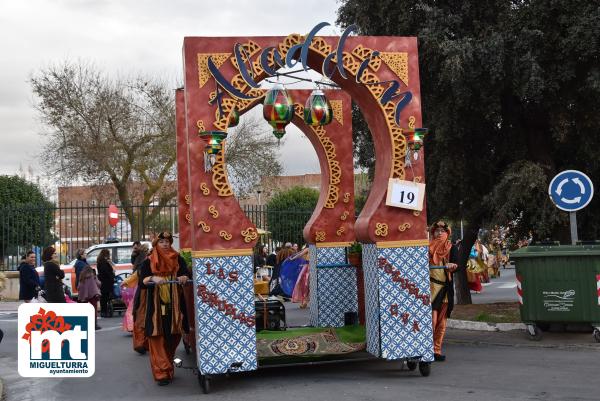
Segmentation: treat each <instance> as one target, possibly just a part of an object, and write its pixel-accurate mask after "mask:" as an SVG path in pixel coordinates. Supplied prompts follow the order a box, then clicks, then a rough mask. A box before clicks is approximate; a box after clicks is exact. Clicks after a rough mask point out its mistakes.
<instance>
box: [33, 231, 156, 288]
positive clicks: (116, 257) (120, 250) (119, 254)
mask: <svg viewBox="0 0 600 401" xmlns="http://www.w3.org/2000/svg"><path fill="white" fill-rule="evenodd" d="M142 243H145V244H146V245H148V248H152V243H151V242H149V241H142ZM103 249H109V250H110V256H111V259H112V261H113V263H114V264H115V275H119V274H122V273H131V272H132V270H133V266H132V264H131V252H133V242H115V243H110V244H98V245H92V246H91V247H89V248H88V249H87V250H86V254H87V257H86V260H87V262H88V264H89V265H90V266H92V267H93V268H94V269H95V268H96V260H97V259H98V255H99V254H100V251H101V250H103ZM76 261H77V259H73V260H72V261H70V262H69V263H67V264H64V265H61V266H60V268H61V270H64V272H65V278H64V279H63V284H66V285H67V287H68V288H69V289H70V290H71V293H72V294H73V296H74V297H76V296H77V288H75V262H76ZM36 270H37V272H38V274H39V276H40V283H41V284H42V286H43V285H44V266H39V267H37V268H36Z"/></svg>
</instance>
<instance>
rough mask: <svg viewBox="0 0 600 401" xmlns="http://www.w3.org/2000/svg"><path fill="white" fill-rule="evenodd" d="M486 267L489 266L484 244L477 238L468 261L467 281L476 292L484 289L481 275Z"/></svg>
mask: <svg viewBox="0 0 600 401" xmlns="http://www.w3.org/2000/svg"><path fill="white" fill-rule="evenodd" d="M486 269H487V266H486V265H485V262H484V251H483V245H482V244H481V241H479V239H477V240H476V241H475V244H473V247H472V248H471V252H470V253H469V260H468V261H467V281H468V282H469V289H470V290H471V291H474V292H475V293H476V294H479V293H481V291H483V286H482V285H481V275H482V274H483V272H484V271H485V270H486Z"/></svg>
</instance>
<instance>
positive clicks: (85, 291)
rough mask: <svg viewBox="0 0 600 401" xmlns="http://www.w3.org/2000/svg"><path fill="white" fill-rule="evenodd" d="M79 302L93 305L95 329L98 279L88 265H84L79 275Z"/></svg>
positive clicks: (98, 290)
mask: <svg viewBox="0 0 600 401" xmlns="http://www.w3.org/2000/svg"><path fill="white" fill-rule="evenodd" d="M78 299H79V302H89V303H90V304H92V306H93V307H94V319H95V320H94V321H95V323H96V330H100V329H101V327H100V326H98V314H97V308H98V300H99V299H100V280H98V278H97V277H96V272H95V271H94V269H92V268H91V267H90V266H89V265H87V266H85V267H84V268H83V270H82V271H81V273H80V275H79V296H78Z"/></svg>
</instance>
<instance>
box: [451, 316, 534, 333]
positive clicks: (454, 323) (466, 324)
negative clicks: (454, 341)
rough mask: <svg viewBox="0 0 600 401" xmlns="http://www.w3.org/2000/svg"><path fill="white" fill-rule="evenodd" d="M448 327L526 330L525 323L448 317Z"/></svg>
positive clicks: (476, 329)
mask: <svg viewBox="0 0 600 401" xmlns="http://www.w3.org/2000/svg"><path fill="white" fill-rule="evenodd" d="M447 327H448V328H451V329H459V330H473V331H511V330H525V325H524V324H523V323H487V322H472V321H470V320H456V319H448V323H447Z"/></svg>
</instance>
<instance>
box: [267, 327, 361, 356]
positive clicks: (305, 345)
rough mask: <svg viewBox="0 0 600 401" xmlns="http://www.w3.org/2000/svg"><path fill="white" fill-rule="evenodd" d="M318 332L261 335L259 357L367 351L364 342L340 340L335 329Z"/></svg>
mask: <svg viewBox="0 0 600 401" xmlns="http://www.w3.org/2000/svg"><path fill="white" fill-rule="evenodd" d="M317 330H321V331H319V332H314V333H310V332H309V333H306V330H305V332H304V333H303V332H302V331H300V332H299V333H297V335H294V333H293V332H292V331H287V332H281V333H282V334H281V335H279V336H276V335H273V334H272V333H273V332H270V333H269V334H271V335H262V336H260V335H259V336H258V338H257V342H256V346H257V351H258V357H259V358H273V357H290V356H326V355H342V354H349V353H352V352H357V351H362V350H364V349H365V343H364V342H344V341H342V340H340V336H339V335H338V333H337V332H336V330H335V329H317ZM261 337H262V338H261ZM265 337H266V338H265ZM277 337H283V338H277ZM346 337H347V336H346ZM355 338H356V336H355ZM355 338H353V339H355Z"/></svg>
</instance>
